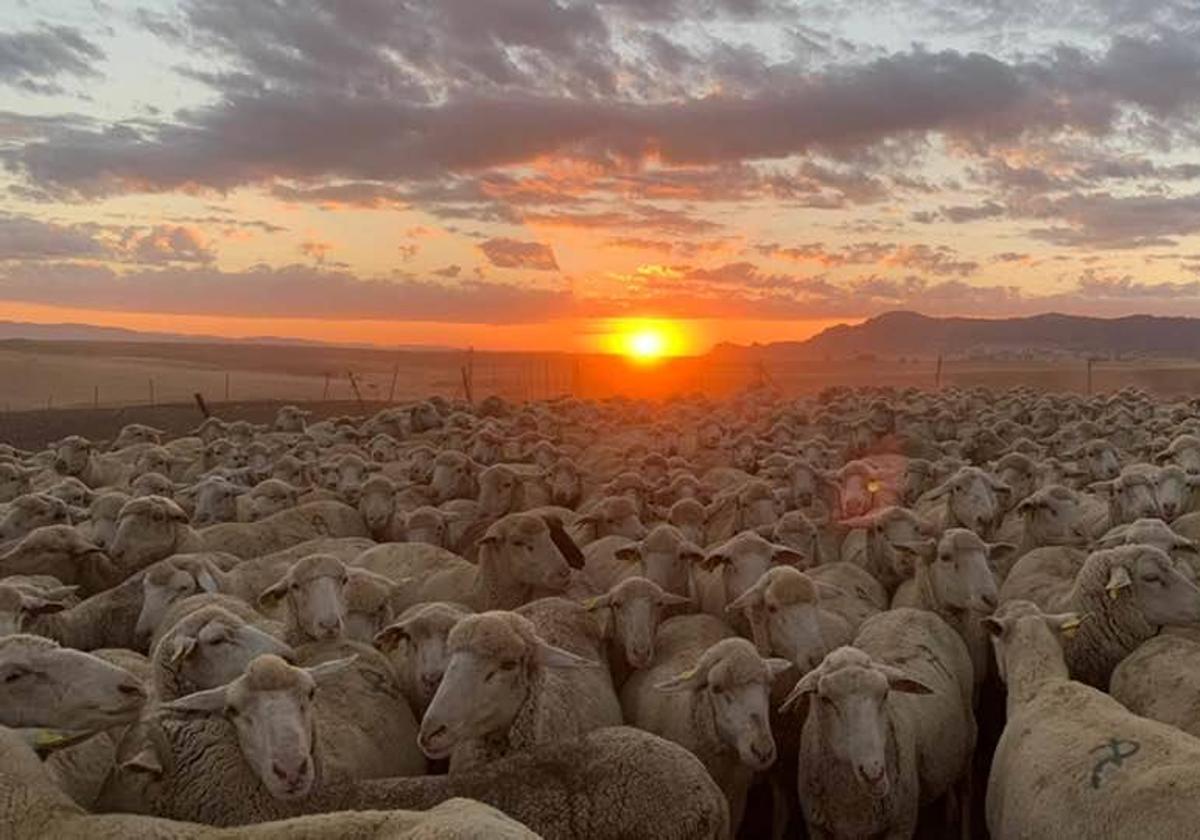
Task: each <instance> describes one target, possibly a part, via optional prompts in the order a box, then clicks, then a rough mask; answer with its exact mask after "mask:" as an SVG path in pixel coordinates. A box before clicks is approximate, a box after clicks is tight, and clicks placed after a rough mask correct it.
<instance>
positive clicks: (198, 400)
mask: <svg viewBox="0 0 1200 840" xmlns="http://www.w3.org/2000/svg"><path fill="white" fill-rule="evenodd" d="M192 396H193V397H195V399H196V405H197V406H199V408H200V413H201V414H203V415H204V417H205V419H207V418H208V417H209V416H210V415H209V413H208V406H207V405H205V404H204V397H203V395H201V393H200V392H199V391H197V392H196V393H194V394H192Z"/></svg>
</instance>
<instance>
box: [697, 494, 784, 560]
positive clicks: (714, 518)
mask: <svg viewBox="0 0 1200 840" xmlns="http://www.w3.org/2000/svg"><path fill="white" fill-rule="evenodd" d="M778 507H779V503H778V501H777V500H776V498H775V494H774V493H773V492H772V490H771V486H770V485H769V484H767V482H765V481H757V480H755V481H747V482H746V483H745V484H743V485H741V486H740V487H738V488H737V489H736V490H730V491H726V492H725V493H723V494H722V495H720V496H718V497H717V498H716V499H714V500H713V502H712V504H711V505H709V506H708V509H707V511H706V513H707V516H706V518H705V545H712V544H715V543H721V542H724V541H725V540H727V539H729V538H730V537H733V536H734V535H735V534H738V533H741V532H742V531H747V530H754V531H757V532H758V533H760V534H762V535H763V536H768V535H770V534H771V532H772V531H773V529H774V527H775V523H776V522H777V521H778V519H779V510H778Z"/></svg>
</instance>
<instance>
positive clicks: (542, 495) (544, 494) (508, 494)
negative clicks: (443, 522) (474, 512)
mask: <svg viewBox="0 0 1200 840" xmlns="http://www.w3.org/2000/svg"><path fill="white" fill-rule="evenodd" d="M549 504H551V493H550V488H549V487H547V486H546V485H545V484H544V482H543V478H542V471H541V470H540V469H537V468H536V467H528V466H526V465H524V464H493V465H491V466H490V467H487V468H486V469H484V470H483V471H482V472H480V473H479V511H480V513H481V514H482V515H483V516H490V517H499V516H504V515H505V514H506V513H518V512H520V511H523V510H529V509H530V508H536V507H542V506H545V505H549Z"/></svg>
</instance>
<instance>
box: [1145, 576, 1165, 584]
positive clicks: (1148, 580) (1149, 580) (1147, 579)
mask: <svg viewBox="0 0 1200 840" xmlns="http://www.w3.org/2000/svg"><path fill="white" fill-rule="evenodd" d="M1142 580H1144V581H1145V582H1146V583H1162V578H1161V577H1160V576H1159V575H1143V576H1142Z"/></svg>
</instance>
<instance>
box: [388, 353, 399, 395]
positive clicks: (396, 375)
mask: <svg viewBox="0 0 1200 840" xmlns="http://www.w3.org/2000/svg"><path fill="white" fill-rule="evenodd" d="M399 376H400V362H399V361H397V362H396V364H395V365H393V366H392V387H391V388H389V389H388V402H389V403H391V402H395V401H396V379H398V378H399Z"/></svg>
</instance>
